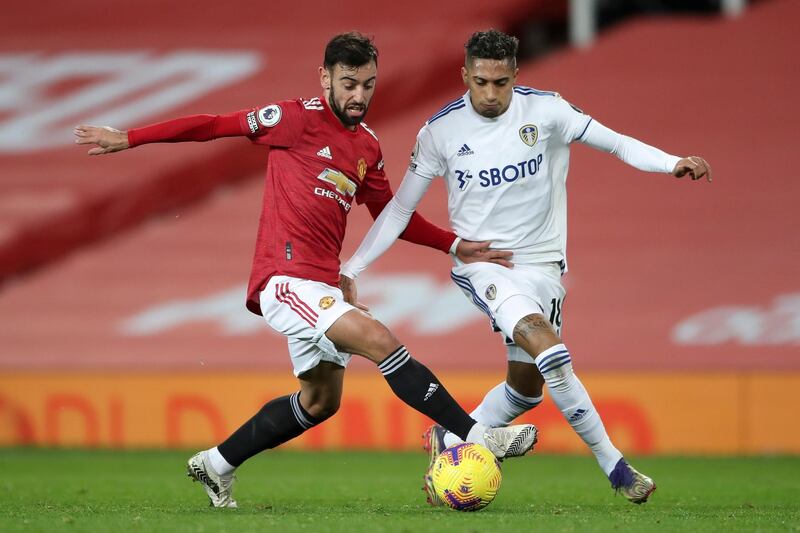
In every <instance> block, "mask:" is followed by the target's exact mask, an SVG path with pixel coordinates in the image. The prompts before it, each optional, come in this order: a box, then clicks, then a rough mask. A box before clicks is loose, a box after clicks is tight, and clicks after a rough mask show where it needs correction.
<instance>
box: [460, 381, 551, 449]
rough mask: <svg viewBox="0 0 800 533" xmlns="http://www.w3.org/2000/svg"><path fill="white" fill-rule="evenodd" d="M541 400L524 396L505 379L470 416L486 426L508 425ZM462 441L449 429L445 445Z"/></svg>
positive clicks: (485, 397)
mask: <svg viewBox="0 0 800 533" xmlns="http://www.w3.org/2000/svg"><path fill="white" fill-rule="evenodd" d="M541 401H542V397H541V396H539V397H538V398H530V397H528V396H523V395H522V394H520V393H518V392H517V391H515V390H514V389H512V388H511V387H510V386H509V385H508V383H506V382H505V381H503V382H501V383H499V384H498V385H497V386H496V387H494V388H493V389H492V390H490V391H489V392H488V393H486V396H484V398H483V401H482V402H481V404H480V405H479V406H478V407H476V408H475V410H474V411H472V412H471V413H470V416H471V417H472V418H474V419H475V421H476V422H478V424H483V425H484V426H488V427H500V426H507V425H509V424H510V423H511V422H512V421H513V420H514V419H515V418H517V417H518V416H519V415H521V414H522V413H524V412H526V411H528V410H529V409H533V408H534V407H536V406H537V405H539V404H540V403H541ZM461 442H462V441H461V439H459V438H458V437H457V436H456V435H454V434H453V433H450V432H449V431H448V432H447V434H446V435H445V437H444V443H445V446H447V447H448V448H449V447H450V446H455V445H456V444H460V443H461ZM470 442H476V441H470Z"/></svg>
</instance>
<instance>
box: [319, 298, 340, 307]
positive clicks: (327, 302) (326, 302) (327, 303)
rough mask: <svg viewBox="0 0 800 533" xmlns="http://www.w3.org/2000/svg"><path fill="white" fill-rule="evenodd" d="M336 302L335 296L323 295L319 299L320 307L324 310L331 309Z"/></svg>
mask: <svg viewBox="0 0 800 533" xmlns="http://www.w3.org/2000/svg"><path fill="white" fill-rule="evenodd" d="M335 303H336V298H334V297H333V296H323V297H322V298H321V299H320V301H319V307H320V309H322V310H325V309H330V308H331V306H332V305H333V304H335Z"/></svg>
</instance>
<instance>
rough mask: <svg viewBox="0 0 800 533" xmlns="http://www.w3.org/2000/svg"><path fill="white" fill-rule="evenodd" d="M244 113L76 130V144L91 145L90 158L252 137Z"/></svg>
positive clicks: (84, 126) (89, 127)
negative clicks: (145, 146) (142, 148)
mask: <svg viewBox="0 0 800 533" xmlns="http://www.w3.org/2000/svg"><path fill="white" fill-rule="evenodd" d="M248 113H255V111H250V112H248V111H247V110H243V111H237V112H235V113H228V114H226V115H190V116H186V117H179V118H174V119H171V120H166V121H164V122H158V123H156V124H150V125H147V126H142V127H140V128H133V129H130V130H128V131H120V130H115V129H114V128H109V127H107V126H103V127H98V126H86V125H81V126H76V127H75V137H76V139H75V142H76V143H77V144H94V145H95V147H94V148H92V149H91V150H89V155H99V154H110V153H112V152H119V151H120V150H125V149H126V148H135V147H137V146H140V145H142V144H150V143H178V142H189V141H193V142H205V141H211V140H213V139H219V138H221V137H238V136H243V135H250V134H251V133H253V131H251V129H250V127H249V125H248V124H249V123H248V121H247V119H246V118H245V117H246V116H247V114H248Z"/></svg>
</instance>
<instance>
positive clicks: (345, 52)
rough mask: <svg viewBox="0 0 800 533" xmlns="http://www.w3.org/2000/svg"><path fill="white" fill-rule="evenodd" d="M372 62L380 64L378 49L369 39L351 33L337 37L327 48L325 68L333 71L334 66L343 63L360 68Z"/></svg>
mask: <svg viewBox="0 0 800 533" xmlns="http://www.w3.org/2000/svg"><path fill="white" fill-rule="evenodd" d="M370 61H375V64H376V65H377V63H378V49H377V48H376V47H375V43H373V42H372V39H370V38H369V37H367V36H365V35H362V34H360V33H358V32H357V31H350V32H347V33H341V34H339V35H337V36H335V37H334V38H333V39H331V40H330V41H329V42H328V45H327V46H326V47H325V58H324V59H323V61H322V64H323V66H324V67H325V68H326V69H328V70H332V69H333V67H334V65H336V64H337V63H341V64H342V65H347V66H348V67H360V66H362V65H366V64H367V63H369V62H370Z"/></svg>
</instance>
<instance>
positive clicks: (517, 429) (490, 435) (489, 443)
mask: <svg viewBox="0 0 800 533" xmlns="http://www.w3.org/2000/svg"><path fill="white" fill-rule="evenodd" d="M538 437H539V430H538V429H536V426H534V425H533V424H517V425H515V426H507V427H499V428H488V429H487V430H486V432H485V433H484V434H483V440H484V441H486V447H487V448H488V449H489V451H490V452H492V453H493V454H494V456H495V457H497V458H498V459H505V458H506V457H520V456H522V455H525V454H526V453H528V452H529V451H530V450H532V449H533V445H534V444H536V441H537V440H538Z"/></svg>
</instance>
